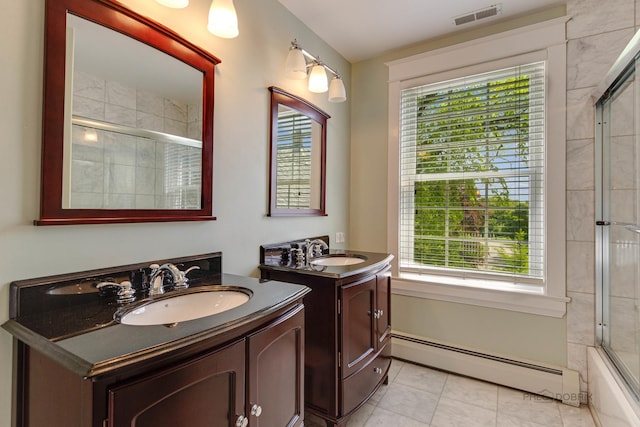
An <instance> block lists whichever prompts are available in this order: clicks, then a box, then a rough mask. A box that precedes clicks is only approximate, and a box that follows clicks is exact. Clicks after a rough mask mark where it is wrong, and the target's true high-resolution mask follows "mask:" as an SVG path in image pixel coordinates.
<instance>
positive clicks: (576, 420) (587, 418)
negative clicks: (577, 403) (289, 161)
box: [558, 405, 596, 427]
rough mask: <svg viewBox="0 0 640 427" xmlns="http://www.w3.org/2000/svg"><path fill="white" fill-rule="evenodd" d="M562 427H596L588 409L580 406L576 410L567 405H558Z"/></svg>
mask: <svg viewBox="0 0 640 427" xmlns="http://www.w3.org/2000/svg"><path fill="white" fill-rule="evenodd" d="M558 409H560V416H561V417H562V425H563V427H596V424H595V423H594V422H593V418H592V417H591V413H590V412H589V408H587V407H586V406H584V405H583V406H581V407H579V408H576V407H574V406H569V405H558Z"/></svg>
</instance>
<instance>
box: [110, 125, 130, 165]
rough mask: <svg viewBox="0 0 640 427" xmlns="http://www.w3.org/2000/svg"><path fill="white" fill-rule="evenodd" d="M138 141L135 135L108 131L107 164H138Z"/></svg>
mask: <svg viewBox="0 0 640 427" xmlns="http://www.w3.org/2000/svg"><path fill="white" fill-rule="evenodd" d="M136 141H137V138H136V137H134V136H128V135H123V134H117V133H108V134H105V136H104V161H105V164H118V165H130V166H133V165H135V164H136Z"/></svg>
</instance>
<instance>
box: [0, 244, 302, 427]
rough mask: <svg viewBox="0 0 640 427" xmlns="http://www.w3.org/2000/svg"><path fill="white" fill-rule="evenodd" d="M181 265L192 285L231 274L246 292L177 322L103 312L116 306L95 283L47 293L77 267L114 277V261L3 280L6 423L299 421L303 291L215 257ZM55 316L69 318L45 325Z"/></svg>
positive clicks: (195, 425) (100, 425) (268, 426)
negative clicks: (9, 365)
mask: <svg viewBox="0 0 640 427" xmlns="http://www.w3.org/2000/svg"><path fill="white" fill-rule="evenodd" d="M214 255H215V254H214ZM191 264H195V265H199V266H202V267H206V266H210V267H211V269H210V270H209V272H207V271H204V272H201V271H200V270H198V273H199V276H197V277H196V278H194V279H193V282H194V283H193V285H192V286H198V285H199V284H203V285H204V283H209V284H211V281H212V280H213V281H217V282H218V283H220V284H222V283H225V284H233V285H235V286H241V287H243V288H246V289H248V290H250V291H251V292H252V297H251V299H250V300H249V301H248V302H247V303H245V304H244V305H242V306H240V307H237V308H235V309H232V310H229V311H226V312H223V313H220V314H216V315H213V316H208V317H204V318H200V319H197V320H192V321H188V322H184V323H179V324H177V325H166V326H165V325H157V326H130V325H122V324H118V323H115V322H113V321H112V319H113V312H114V310H116V309H117V308H118V306H117V304H116V303H114V302H113V301H110V302H109V303H106V304H105V302H104V301H99V300H98V299H100V298H104V297H101V296H99V295H98V294H97V293H93V295H67V296H60V295H59V294H52V293H51V292H50V291H51V289H54V288H56V287H58V286H63V285H65V284H67V285H68V284H69V283H78V281H79V279H80V278H81V277H84V278H86V277H92V278H103V277H112V278H114V277H115V278H116V279H119V278H120V276H119V275H120V273H119V272H118V271H115V270H114V269H105V270H95V271H91V272H85V273H82V274H75V275H65V276H57V277H55V278H47V279H34V280H27V281H21V282H14V283H12V285H11V297H12V306H11V319H10V320H9V321H8V322H6V323H5V324H4V325H3V327H4V328H5V329H7V330H8V331H9V332H11V333H12V334H13V335H14V337H15V338H14V349H15V350H14V356H15V357H14V381H13V383H14V414H13V425H14V426H32V427H37V426H47V427H69V426H74V427H75V426H79V427H81V426H87V427H88V426H93V427H106V426H113V427H121V426H122V427H124V426H138V427H144V426H153V427H163V426H166V427H176V426H185V427H187V426H188V427H200V426H202V427H204V426H207V427H209V426H230V427H231V426H238V427H242V426H244V427H246V426H256V427H257V426H263V427H272V426H302V425H303V422H304V411H303V408H304V404H303V391H304V373H303V372H304V329H305V327H304V306H303V304H302V297H303V295H304V294H306V292H308V291H309V289H307V288H305V287H301V286H297V285H291V284H287V283H279V284H278V283H275V287H274V288H270V287H269V288H267V287H264V286H262V285H261V284H260V283H258V280H257V279H252V278H247V277H241V276H234V275H227V274H221V273H220V272H217V273H216V272H215V271H214V270H215V268H216V265H217V266H219V265H220V262H219V260H218V259H217V258H216V256H209V257H208V258H207V259H195V258H194V259H190V260H188V261H187V262H185V263H184V265H186V266H188V265H191ZM135 267H136V268H138V267H139V266H135ZM202 267H201V269H203V268H202ZM130 270H135V268H131V269H130ZM209 273H211V274H209ZM176 292H180V291H176ZM45 297H48V298H50V299H51V300H53V303H52V304H51V305H46V304H45V302H46V299H44V300H43V298H45ZM74 298H76V301H79V302H81V303H82V304H79V305H81V307H76V309H74V308H73V306H74V304H73V301H74ZM107 298H108V297H107ZM63 300H65V301H63ZM134 304H135V303H134ZM105 305H106V306H107V307H106V308H105V307H104V306H105ZM47 307H49V309H47ZM38 312H39V313H38ZM65 320H69V322H71V323H74V326H72V327H67V328H66V329H64V328H63V329H64V330H63V329H60V328H59V327H58V326H53V324H54V323H56V322H57V323H60V322H64V321H65ZM109 320H111V321H109ZM96 322H98V323H100V322H104V323H103V324H101V325H100V326H96ZM84 323H86V324H89V325H91V326H92V327H91V328H89V329H87V325H86V324H85V325H83V324H84ZM48 325H52V326H51V327H50V326H48ZM48 333H51V336H47V334H48ZM61 333H62V334H64V335H61V336H56V335H59V334H61Z"/></svg>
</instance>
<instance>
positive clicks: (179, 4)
mask: <svg viewBox="0 0 640 427" xmlns="http://www.w3.org/2000/svg"><path fill="white" fill-rule="evenodd" d="M156 2H158V3H160V4H161V5H163V6H167V7H171V8H173V9H183V8H185V7H187V6H189V0H156Z"/></svg>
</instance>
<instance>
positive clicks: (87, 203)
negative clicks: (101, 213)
mask: <svg viewBox="0 0 640 427" xmlns="http://www.w3.org/2000/svg"><path fill="white" fill-rule="evenodd" d="M103 203H104V200H103V195H102V193H71V208H72V209H90V208H91V209H101V208H102V207H103Z"/></svg>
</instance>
